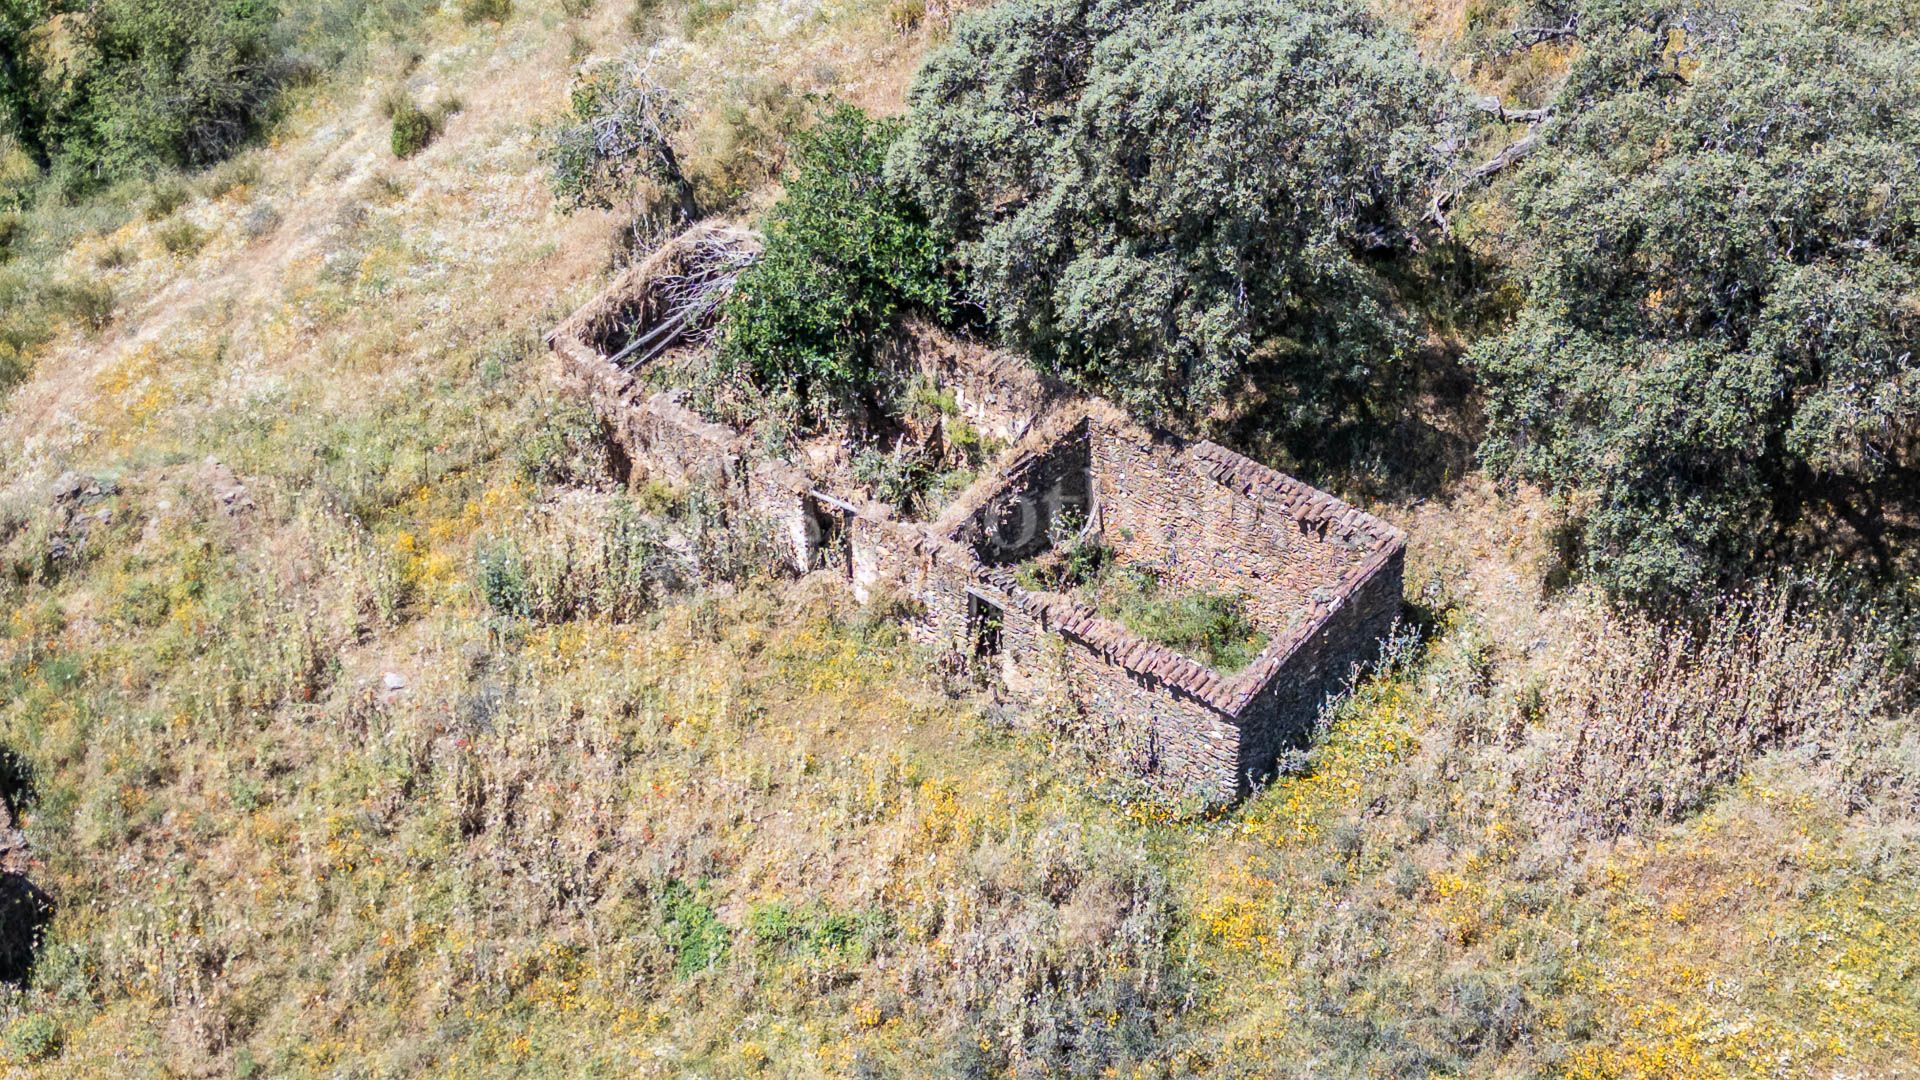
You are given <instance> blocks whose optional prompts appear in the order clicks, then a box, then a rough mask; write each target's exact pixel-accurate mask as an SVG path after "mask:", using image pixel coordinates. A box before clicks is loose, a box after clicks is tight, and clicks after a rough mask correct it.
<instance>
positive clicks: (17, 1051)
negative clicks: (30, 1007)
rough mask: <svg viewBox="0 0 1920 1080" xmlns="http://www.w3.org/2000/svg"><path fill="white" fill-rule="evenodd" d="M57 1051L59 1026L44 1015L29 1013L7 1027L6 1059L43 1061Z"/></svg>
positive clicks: (58, 1046) (58, 1047)
mask: <svg viewBox="0 0 1920 1080" xmlns="http://www.w3.org/2000/svg"><path fill="white" fill-rule="evenodd" d="M59 1049H60V1026H59V1025H58V1024H56V1023H54V1020H53V1018H52V1017H51V1016H48V1015H46V1014H45V1013H30V1014H28V1015H26V1016H22V1017H21V1018H20V1019H18V1020H15V1021H14V1022H13V1023H11V1024H9V1025H7V1057H8V1058H9V1059H10V1060H12V1061H15V1062H21V1063H24V1062H31V1061H44V1060H45V1059H47V1058H50V1057H52V1056H53V1055H54V1053H55V1052H56V1051H58V1050H59Z"/></svg>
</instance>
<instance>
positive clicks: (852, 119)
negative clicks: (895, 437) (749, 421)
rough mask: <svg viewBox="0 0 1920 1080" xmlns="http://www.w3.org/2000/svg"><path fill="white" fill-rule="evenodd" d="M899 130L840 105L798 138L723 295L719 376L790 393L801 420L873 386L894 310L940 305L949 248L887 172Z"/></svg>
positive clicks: (932, 310) (946, 287)
mask: <svg viewBox="0 0 1920 1080" xmlns="http://www.w3.org/2000/svg"><path fill="white" fill-rule="evenodd" d="M900 127H901V126H900V123H899V122H898V121H895V120H875V119H872V118H870V117H868V116H867V115H866V114H865V113H863V112H861V111H860V110H859V109H857V108H854V107H852V106H850V105H839V106H835V107H832V108H830V109H828V110H827V111H826V112H825V113H824V114H823V115H822V117H821V118H820V120H819V122H818V123H817V124H816V125H815V126H814V127H813V128H812V129H810V130H808V131H805V132H802V133H801V134H800V135H799V136H798V137H797V138H796V140H795V146H794V156H793V161H792V167H791V168H790V169H789V170H788V173H787V176H786V193H785V196H784V197H783V198H782V199H781V200H780V202H779V204H778V205H776V206H775V207H774V209H773V211H772V213H770V214H769V215H768V217H767V220H766V225H765V232H766V246H765V249H764V251H763V253H762V254H761V257H760V259H759V261H758V262H756V263H755V264H754V265H753V266H752V267H750V268H749V269H748V270H747V271H746V272H744V273H743V274H741V276H740V280H739V284H738V285H737V287H736V289H735V291H734V294H733V296H732V297H731V298H729V300H728V302H727V307H726V312H725V324H724V325H725V328H724V332H723V334H722V337H721V340H720V348H719V355H718V357H717V363H716V367H717V370H718V372H719V374H720V377H721V379H723V380H728V379H732V380H744V381H746V382H749V383H751V384H752V385H753V386H755V387H756V388H757V389H758V390H760V391H762V392H768V391H770V392H773V393H775V394H777V395H780V396H784V397H787V398H790V399H791V400H792V402H793V404H794V405H795V406H797V408H798V411H799V412H800V413H801V414H802V415H801V416H800V419H801V420H803V421H810V420H817V419H819V418H821V417H822V416H824V415H826V414H827V413H829V412H830V411H832V410H833V409H835V408H837V407H842V406H845V405H846V404H848V403H850V402H853V401H855V400H857V399H858V398H859V397H860V396H861V395H863V394H865V393H866V392H867V391H869V390H871V389H872V388H873V384H874V382H875V380H876V378H877V375H878V374H879V372H878V368H877V366H876V364H877V352H878V348H879V345H880V344H881V343H882V341H883V340H884V339H885V338H886V337H887V336H888V335H890V334H892V333H893V332H894V331H895V328H896V323H897V322H898V320H899V318H900V316H902V315H904V314H906V313H907V312H909V311H920V312H923V313H927V314H930V315H933V316H935V317H936V318H938V317H943V316H944V315H945V314H946V311H947V307H948V302H949V298H950V292H951V289H952V281H951V277H950V275H949V273H948V267H947V261H948V252H949V246H948V244H947V242H946V240H945V238H944V237H943V236H941V235H940V233H939V232H938V230H936V229H935V228H933V227H932V226H930V225H929V224H928V223H927V221H926V219H925V217H924V216H923V215H922V214H921V213H920V212H919V209H918V208H917V207H916V206H915V205H914V203H913V201H912V200H911V199H909V198H905V197H903V196H902V194H901V193H900V192H899V191H897V190H895V189H894V188H893V187H892V186H891V185H889V184H888V182H887V179H886V176H885V173H884V168H885V163H886V160H887V154H888V151H889V150H890V149H891V148H892V146H893V145H894V143H895V141H896V140H897V139H898V138H899V137H900Z"/></svg>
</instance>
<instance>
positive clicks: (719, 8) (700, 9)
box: [680, 0, 739, 34]
mask: <svg viewBox="0 0 1920 1080" xmlns="http://www.w3.org/2000/svg"><path fill="white" fill-rule="evenodd" d="M738 7H739V5H738V3H737V2H736V0H687V6H686V7H685V9H683V10H682V12H681V16H680V21H681V27H682V29H684V30H685V31H686V32H687V33H688V34H697V33H699V32H700V31H702V30H706V29H708V28H710V27H714V26H718V25H720V24H721V23H723V22H726V21H727V20H728V19H731V18H733V13H734V11H735V10H736V9H737V8H738Z"/></svg>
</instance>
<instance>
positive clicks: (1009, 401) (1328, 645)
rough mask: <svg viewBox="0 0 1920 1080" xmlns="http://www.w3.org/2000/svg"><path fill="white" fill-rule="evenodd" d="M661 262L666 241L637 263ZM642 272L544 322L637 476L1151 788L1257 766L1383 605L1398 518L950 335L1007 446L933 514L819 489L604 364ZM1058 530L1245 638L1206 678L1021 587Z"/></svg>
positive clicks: (933, 367)
mask: <svg viewBox="0 0 1920 1080" xmlns="http://www.w3.org/2000/svg"><path fill="white" fill-rule="evenodd" d="M696 235H697V232H696ZM671 258H672V246H671V245H670V246H669V248H668V249H666V250H663V251H662V252H661V253H660V254H659V255H656V256H655V257H654V259H653V260H649V265H651V264H654V263H656V262H665V261H667V260H670V259H671ZM648 281H649V275H648V265H643V266H642V267H640V268H639V269H638V270H637V271H635V272H630V273H628V274H626V275H623V276H622V278H621V279H620V280H618V281H616V282H615V284H614V286H613V287H611V288H609V289H608V290H607V291H606V292H605V293H603V294H601V295H600V296H599V297H596V298H595V299H594V300H592V301H590V302H589V303H588V304H587V305H586V306H585V307H583V308H582V309H581V310H580V311H579V312H576V313H575V314H574V315H573V316H571V317H570V318H569V319H568V320H567V321H566V322H564V323H562V324H561V325H560V326H559V327H558V328H557V329H555V330H554V331H553V332H552V334H550V335H549V337H548V343H549V345H550V346H551V347H552V349H553V351H554V353H555V355H556V356H557V357H558V359H559V362H560V365H561V369H562V374H563V377H564V378H565V379H566V380H568V381H569V382H571V383H573V384H574V385H575V386H576V387H577V388H578V389H580V390H581V391H583V392H584V393H585V394H586V395H587V396H588V397H589V398H590V399H591V400H592V401H593V403H594V404H595V406H596V408H597V409H598V411H599V413H600V415H601V416H602V418H603V419H604V420H605V422H606V424H607V428H608V431H609V433H610V436H611V438H612V440H613V441H614V443H615V444H616V445H617V447H618V448H619V450H620V451H621V452H622V453H623V454H624V455H626V457H627V458H628V460H629V461H630V462H631V463H632V465H633V467H634V472H635V474H636V475H644V476H649V477H656V478H659V479H662V480H665V481H667V482H670V483H689V482H701V483H708V484H712V485H714V486H716V487H718V488H719V489H720V490H721V491H723V492H724V493H725V498H726V501H727V503H728V505H729V506H731V507H732V508H733V509H734V510H735V511H737V512H739V513H740V515H741V517H742V518H743V520H752V521H757V522H759V523H761V527H765V528H768V529H771V530H773V532H774V534H775V535H776V536H777V537H779V538H781V540H782V546H783V549H784V550H785V551H786V553H787V558H788V559H789V560H790V562H791V564H792V567H793V569H794V570H795V571H797V572H802V573H804V572H809V571H814V570H820V569H823V568H831V569H832V571H833V572H835V573H838V574H842V575H844V576H845V577H846V578H847V580H848V583H849V586H850V587H851V589H852V591H853V592H854V594H855V595H856V596H857V597H859V598H860V599H861V600H862V601H863V602H864V601H867V600H869V599H871V598H872V597H874V596H876V595H879V594H881V593H886V594H889V595H892V596H895V597H898V598H901V599H904V600H907V601H909V603H908V604H907V605H905V606H906V607H907V609H908V610H911V611H914V612H916V613H917V614H916V616H915V618H914V625H913V630H914V633H915V635H916V637H918V638H919V639H920V640H921V641H923V642H925V643H927V644H929V645H931V646H933V647H934V648H936V649H938V650H939V651H940V652H942V653H943V654H945V655H947V656H949V657H950V658H952V659H953V660H955V661H956V662H958V663H960V664H963V665H966V666H967V667H969V668H970V669H972V670H974V671H976V672H978V673H980V674H981V675H982V676H984V677H986V678H987V679H989V680H990V681H991V683H992V684H993V685H994V687H995V688H996V690H997V691H998V692H1001V693H1004V694H1005V695H1006V696H1007V697H1008V698H1010V699H1011V700H1012V701H1013V702H1015V703H1016V704H1027V705H1036V706H1037V705H1041V704H1043V703H1044V704H1047V705H1049V706H1050V707H1057V705H1058V704H1059V703H1060V702H1061V701H1062V700H1065V701H1066V702H1067V703H1068V704H1069V705H1070V707H1071V708H1072V709H1073V710H1074V711H1075V712H1077V713H1078V715H1079V716H1081V717H1082V718H1083V722H1082V723H1081V724H1080V725H1079V726H1078V729H1079V730H1080V731H1082V732H1083V734H1084V737H1085V738H1086V739H1088V740H1089V741H1090V742H1091V743H1093V744H1094V745H1092V746H1091V747H1090V749H1091V750H1092V751H1093V752H1094V753H1096V754H1097V755H1099V756H1101V757H1103V758H1105V759H1107V760H1109V761H1110V762H1112V763H1113V764H1115V765H1116V766H1119V767H1122V768H1125V769H1128V770H1131V771H1133V772H1136V773H1137V774H1139V775H1141V776H1142V777H1145V778H1147V779H1148V780H1150V781H1152V782H1154V783H1155V784H1157V785H1159V786H1162V787H1164V788H1167V789H1169V790H1174V791H1182V792H1189V791H1190V792H1197V793H1200V794H1203V795H1205V796H1208V797H1211V798H1227V797H1232V796H1234V795H1237V794H1241V793H1244V792H1246V791H1247V790H1248V789H1249V788H1250V787H1251V786H1252V785H1253V784H1255V783H1258V782H1259V781H1261V780H1262V779H1264V778H1266V777H1267V776H1269V775H1271V773H1272V772H1273V770H1274V767H1275V762H1276V761H1277V759H1278V758H1279V756H1280V755H1281V754H1282V753H1283V752H1284V751H1285V750H1287V749H1288V748H1290V747H1293V746H1297V745H1299V744H1301V743H1302V742H1303V741H1304V739H1305V738H1306V736H1307V734H1308V732H1309V730H1310V729H1311V726H1312V724H1313V722H1314V719H1315V718H1316V716H1317V715H1318V712H1319V710H1320V708H1321V705H1322V703H1323V702H1324V701H1325V699H1326V698H1327V697H1328V695H1330V694H1332V693H1334V692H1336V691H1337V690H1338V689H1339V687H1340V686H1341V685H1342V683H1343V682H1344V681H1345V680H1346V679H1347V678H1348V677H1349V675H1350V673H1351V672H1352V670H1353V668H1354V665H1356V664H1359V663H1362V662H1365V661H1366V660H1368V659H1370V658H1371V657H1372V656H1373V655H1374V654H1375V653H1376V651H1377V649H1378V647H1379V642H1380V641H1381V639H1382V638H1383V637H1384V636H1386V634H1387V633H1388V631H1389V630H1390V628H1391V627H1392V625H1393V622H1394V620H1395V619H1396V618H1397V616H1398V614H1399V611H1400V605H1401V574H1402V560H1403V554H1404V549H1405V542H1406V538H1405V535H1404V534H1403V533H1402V532H1401V531H1400V530H1399V529H1396V528H1394V527H1393V526H1391V525H1389V524H1387V523H1386V522H1383V521H1381V520H1380V519H1378V518H1376V517H1374V516H1372V515H1371V514H1368V513H1365V512H1364V511H1361V510H1359V509H1356V508H1354V507H1352V506H1349V505H1347V504H1346V503H1343V502H1341V501H1340V500H1339V499H1336V498H1334V497H1333V496H1331V495H1328V494H1327V493H1325V492H1323V491H1320V490H1317V489H1315V488H1313V487H1311V486H1309V485H1307V484H1304V483H1302V482H1300V481H1298V480H1295V479H1294V478H1292V477H1289V476H1286V475H1284V474H1281V473H1279V472H1276V471H1274V470H1272V469H1269V468H1267V467H1265V466H1263V465H1260V464H1259V463H1257V462H1254V461H1252V460H1250V459H1248V458H1246V457H1243V456H1241V455H1239V454H1236V453H1234V452H1233V451H1231V450H1228V449H1226V448H1225V447H1222V446H1219V445H1217V444H1215V443H1212V442H1206V441H1199V442H1189V441H1186V440H1183V439H1180V438H1178V437H1176V436H1173V435H1171V434H1168V433H1166V432H1160V431H1153V430H1149V429H1147V428H1144V427H1142V426H1140V425H1138V424H1136V423H1134V422H1132V421H1131V420H1129V419H1128V418H1127V417H1126V416H1124V415H1123V414H1122V413H1120V412H1119V411H1118V410H1117V409H1115V408H1113V407H1112V406H1110V405H1107V404H1105V403H1103V402H1100V401H1097V400H1092V399H1087V398H1084V397H1073V396H1071V395H1067V394H1065V393H1062V392H1060V391H1059V390H1058V389H1057V388H1051V387H1048V386H1045V385H1044V384H1042V383H1041V382H1040V381H1039V380H1037V379H1036V378H1035V377H1034V376H1033V375H1032V374H1031V373H1030V372H1028V371H1026V370H1025V369H1024V366H1018V367H1016V366H1015V365H1012V364H1010V363H1009V362H1008V361H1007V359H1006V358H1005V357H1003V356H991V355H983V354H978V353H968V352H966V351H965V350H957V349H956V350H946V351H944V352H943V353H942V354H941V355H940V356H939V357H938V358H937V361H936V362H934V363H931V364H928V363H923V365H922V366H923V370H927V371H928V372H929V373H930V374H934V375H935V376H936V377H937V378H939V379H940V381H941V384H942V385H943V386H945V387H947V388H949V389H951V390H952V391H953V392H954V397H955V399H956V402H957V405H958V407H959V408H960V410H961V411H962V412H963V413H964V414H965V415H966V416H967V419H968V420H969V421H970V422H972V423H973V424H975V425H976V426H977V427H979V428H980V429H981V430H983V431H989V432H994V433H999V434H1001V435H1002V437H1005V438H1010V439H1012V440H1013V443H1012V446H1011V447H1010V448H1009V449H1008V450H1007V451H1006V453H1005V454H1003V455H1002V456H1001V458H1000V460H999V463H998V466H997V467H996V468H994V469H991V470H989V471H988V473H987V474H986V475H985V476H984V477H983V478H982V479H981V480H979V481H978V482H976V483H975V484H974V485H972V486H971V487H970V488H969V489H968V490H966V491H965V492H963V493H962V494H961V495H960V497H959V498H958V499H956V500H955V502H954V503H953V504H951V505H950V506H949V507H948V508H947V509H946V511H945V512H944V513H942V514H941V516H940V517H939V519H938V520H936V521H934V522H932V523H915V522H907V521H903V520H900V519H899V518H898V517H897V516H896V515H895V514H894V512H893V511H892V509H891V508H890V507H886V506H884V505H881V504H878V503H874V502H871V501H869V500H866V499H864V498H862V497H860V496H859V495H858V494H857V493H855V492H852V491H848V490H836V487H837V485H836V483H835V481H834V479H833V473H832V471H831V470H816V469H813V468H810V467H808V466H804V465H802V464H799V463H796V462H794V461H788V460H782V459H778V458H768V457H765V456H762V455H759V454H757V453H756V452H755V450H754V447H753V445H752V442H751V440H749V439H748V438H747V437H746V436H745V435H744V434H743V433H741V432H737V431H734V430H732V429H730V428H728V427H725V426H723V425H720V424H715V423H713V422H711V421H709V420H707V419H705V418H703V417H701V416H699V415H698V414H696V413H695V412H694V411H693V410H692V409H690V408H688V407H687V405H686V403H685V401H684V399H683V398H682V397H681V396H680V395H678V394H677V393H675V392H671V391H669V392H660V393H647V392H645V391H644V390H643V389H642V388H641V387H640V385H639V383H638V380H637V379H636V378H635V376H633V375H632V374H629V373H628V372H626V371H625V370H623V369H622V368H621V367H620V366H619V365H618V364H616V363H615V362H614V359H613V358H614V355H615V354H616V352H617V343H614V342H609V341H608V340H607V334H606V331H605V327H606V326H607V325H608V324H609V322H610V320H613V319H616V318H618V317H620V314H621V313H622V312H626V313H631V312H633V311H636V310H644V309H645V307H646V305H647V297H646V289H647V288H648ZM838 486H841V487H844V486H848V485H838ZM1065 529H1073V530H1077V531H1078V532H1079V533H1081V534H1082V535H1095V536H1098V538H1099V540H1100V542H1101V543H1102V545H1103V546H1105V547H1106V548H1107V549H1108V550H1110V551H1111V552H1112V553H1113V556H1114V558H1115V560H1116V561H1117V562H1119V563H1120V564H1121V565H1123V566H1126V565H1136V566H1143V567H1150V568H1151V569H1153V570H1154V571H1155V572H1156V573H1157V574H1158V575H1159V576H1160V578H1161V580H1163V581H1165V582H1167V583H1168V584H1169V585H1171V586H1172V587H1174V588H1175V589H1187V590H1196V591H1199V590H1204V591H1209V592H1231V593H1238V594H1241V595H1243V596H1244V597H1245V599H1246V606H1247V611H1248V614H1249V615H1250V617H1251V618H1252V620H1253V622H1254V623H1255V624H1256V625H1258V626H1259V627H1260V629H1262V630H1263V631H1265V632H1266V634H1267V635H1268V643H1267V645H1266V647H1265V649H1264V650H1263V651H1262V652H1261V653H1260V654H1259V655H1258V656H1257V657H1256V658H1255V659H1254V660H1253V662H1252V663H1250V664H1248V665H1247V667H1246V668H1244V669H1243V670H1241V671H1239V672H1237V673H1234V674H1232V675H1226V674H1222V673H1221V672H1218V671H1215V670H1213V669H1211V668H1209V667H1207V666H1206V665H1204V664H1202V663H1200V662H1198V661H1196V660H1194V659H1191V658H1189V657H1187V656H1184V655H1181V654H1180V653H1178V652H1175V651H1174V650H1172V649H1169V648H1167V647H1166V646H1163V645H1160V644H1157V643H1155V642H1151V641H1147V640H1145V639H1143V638H1141V637H1140V636H1138V635H1136V634H1134V633H1132V632H1130V631H1129V630H1127V629H1126V628H1124V627H1122V626H1120V625H1119V624H1117V623H1115V622H1112V621H1110V620H1108V619H1105V618H1102V617H1101V616H1100V615H1099V614H1098V613H1097V612H1096V611H1095V610H1094V609H1093V608H1092V607H1090V606H1089V605H1087V604H1085V603H1082V602H1081V601H1079V600H1078V599H1076V598H1074V597H1072V596H1069V595H1066V594H1063V593H1054V592H1045V591H1036V590H1032V589H1028V588H1026V587H1024V586H1023V585H1022V584H1021V583H1020V581H1019V580H1018V579H1017V577H1016V573H1015V567H1016V566H1017V565H1018V564H1019V563H1021V562H1023V561H1024V560H1026V559H1029V558H1031V557H1033V556H1035V555H1037V554H1040V553H1041V552H1044V551H1045V550H1046V549H1047V548H1048V547H1049V546H1050V545H1051V544H1052V543H1054V542H1055V541H1056V539H1057V538H1058V537H1059V536H1060V535H1061V533H1062V531H1063V530H1065Z"/></svg>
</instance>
